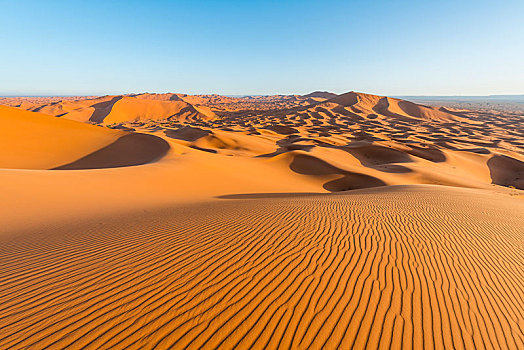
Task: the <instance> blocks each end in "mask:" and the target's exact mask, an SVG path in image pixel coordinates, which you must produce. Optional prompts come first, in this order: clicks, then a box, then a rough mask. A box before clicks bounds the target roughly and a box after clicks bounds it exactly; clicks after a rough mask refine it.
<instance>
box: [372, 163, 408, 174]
mask: <svg viewBox="0 0 524 350" xmlns="http://www.w3.org/2000/svg"><path fill="white" fill-rule="evenodd" d="M371 168H373V169H377V170H378V171H382V172H384V173H392V174H406V173H411V172H413V170H411V169H410V168H407V167H405V166H402V165H398V164H384V165H377V166H373V167H371Z"/></svg>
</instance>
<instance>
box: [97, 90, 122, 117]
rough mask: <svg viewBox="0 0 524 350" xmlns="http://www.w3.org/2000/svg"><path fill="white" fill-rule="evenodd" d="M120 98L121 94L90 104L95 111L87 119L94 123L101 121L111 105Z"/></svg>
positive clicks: (109, 110)
mask: <svg viewBox="0 0 524 350" xmlns="http://www.w3.org/2000/svg"><path fill="white" fill-rule="evenodd" d="M120 99H122V96H116V97H113V98H112V99H111V100H109V101H105V102H100V103H95V104H94V105H92V106H91V107H93V108H94V109H95V111H94V112H93V114H92V115H91V117H90V118H89V121H91V122H94V123H102V122H103V121H104V119H105V118H106V117H107V116H108V114H109V113H110V112H111V109H112V108H113V105H114V104H115V103H116V102H117V101H118V100H120Z"/></svg>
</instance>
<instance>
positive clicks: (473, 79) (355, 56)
mask: <svg viewBox="0 0 524 350" xmlns="http://www.w3.org/2000/svg"><path fill="white" fill-rule="evenodd" d="M523 16H524V1H523V0H504V1H483V0H476V1H470V0H454V1H448V0H441V1H402V0H397V1H393V0H392V1H386V0H382V1H350V0H346V1H330V0H324V1H320V0H319V1H307V0H300V1H298V0H297V1H295V0H293V1H291V0H290V1H285V0H282V1H272V0H264V1H248V0H245V1H145V0H144V1H133V0H126V1H96V0H91V1H75V0H69V1H65V0H64V1H52V0H47V1H43V0H36V1H29V0H7V1H6V0H0V50H1V51H0V95H89V94H95V95H100V94H115V93H130V92H145V91H148V92H168V91H171V92H185V93H219V94H230V95H235V94H276V93H286V94H288V93H308V92H311V91H313V90H329V91H333V92H337V93H342V92H346V91H350V90H355V91H362V92H369V93H376V94H384V95H457V94H460V95H486V94H524V17H523Z"/></svg>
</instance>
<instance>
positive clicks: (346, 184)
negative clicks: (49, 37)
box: [322, 172, 386, 192]
mask: <svg viewBox="0 0 524 350" xmlns="http://www.w3.org/2000/svg"><path fill="white" fill-rule="evenodd" d="M379 186H386V183H385V182H384V181H382V180H380V179H377V178H376V177H373V176H369V175H364V174H358V173H350V172H347V173H346V175H345V176H344V177H343V178H341V179H336V180H332V181H329V182H326V183H325V184H324V185H323V186H322V187H324V189H326V190H328V191H330V192H340V191H349V190H358V189H362V188H369V187H379Z"/></svg>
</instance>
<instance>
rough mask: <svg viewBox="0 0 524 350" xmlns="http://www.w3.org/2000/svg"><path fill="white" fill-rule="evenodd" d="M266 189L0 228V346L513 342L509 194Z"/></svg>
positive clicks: (523, 232) (516, 250)
mask: <svg viewBox="0 0 524 350" xmlns="http://www.w3.org/2000/svg"><path fill="white" fill-rule="evenodd" d="M271 197H272V196H268V198H264V196H263V195H257V196H253V198H254V199H245V200H220V201H219V202H218V203H217V202H216V201H215V202H210V203H207V204H206V203H201V204H199V205H193V206H180V207H174V208H171V209H163V210H159V211H153V212H148V213H142V214H134V215H130V216H121V217H117V218H107V219H106V220H99V221H97V222H92V223H89V224H82V225H80V224H79V225H75V226H66V227H60V226H55V227H54V228H47V229H42V230H38V231H34V232H25V233H12V234H11V235H4V236H2V237H1V240H0V267H1V268H0V319H1V320H2V322H1V323H0V334H2V336H1V337H0V347H2V348H26V347H35V348H44V347H51V348H64V347H72V348H111V347H116V348H144V349H147V348H170V347H171V348H202V347H203V348H215V347H222V348H248V347H253V348H267V347H269V348H290V347H291V348H315V349H321V348H337V347H338V348H345V349H348V348H351V347H355V348H362V347H364V346H367V347H370V348H378V347H380V348H387V347H395V348H400V347H408V348H409V347H414V348H419V349H420V348H422V347H431V348H433V347H436V348H443V347H448V348H471V349H472V348H505V349H518V348H522V347H523V346H524V335H523V330H522V325H523V322H524V321H523V320H524V318H523V315H524V305H523V303H522V300H524V293H523V291H524V285H523V284H524V269H523V268H522V257H523V254H524V252H523V249H522V247H523V246H524V241H523V239H524V228H523V226H522V222H523V220H524V214H523V213H524V202H523V201H522V200H520V199H511V198H509V197H507V196H502V195H498V194H494V193H491V192H488V191H483V190H470V189H458V188H449V187H441V186H397V187H387V188H385V189H384V188H382V189H379V188H377V189H367V190H358V191H353V192H349V193H344V194H336V195H313V196H294V197H289V198H285V197H280V198H271ZM13 295H17V296H19V297H17V298H12V296H13Z"/></svg>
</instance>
